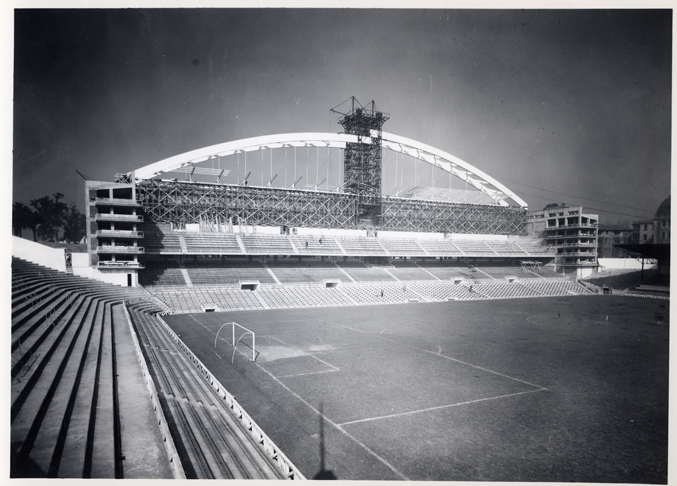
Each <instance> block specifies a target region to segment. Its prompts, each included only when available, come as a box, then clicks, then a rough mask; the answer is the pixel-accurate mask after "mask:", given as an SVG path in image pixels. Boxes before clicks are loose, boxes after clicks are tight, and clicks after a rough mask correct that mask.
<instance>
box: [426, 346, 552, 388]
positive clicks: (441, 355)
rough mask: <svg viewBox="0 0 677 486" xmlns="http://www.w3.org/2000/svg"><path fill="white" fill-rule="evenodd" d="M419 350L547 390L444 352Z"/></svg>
mask: <svg viewBox="0 0 677 486" xmlns="http://www.w3.org/2000/svg"><path fill="white" fill-rule="evenodd" d="M421 351H423V352H424V353H428V354H432V355H433V356H439V357H440V358H444V359H448V360H451V361H456V362H457V363H461V364H464V365H466V366H470V367H471V368H477V369H478V370H482V371H486V372H487V373H493V374H494V375H498V376H502V377H504V378H508V379H509V380H513V381H518V382H520V383H524V384H525V385H529V386H533V387H536V388H538V390H536V391H540V390H547V388H546V387H544V386H541V385H535V384H534V383H529V382H528V381H524V380H520V379H519V378H514V377H512V376H509V375H506V374H504V373H499V372H498V371H494V370H490V369H488V368H482V367H481V366H477V365H474V364H471V363H466V362H465V361H461V360H460V359H456V358H452V357H450V356H447V355H444V354H437V353H433V352H432V351H428V350H427V349H422V350H421Z"/></svg>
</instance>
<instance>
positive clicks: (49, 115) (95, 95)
mask: <svg viewBox="0 0 677 486" xmlns="http://www.w3.org/2000/svg"><path fill="white" fill-rule="evenodd" d="M14 35H15V45H14V139H13V143H14V147H13V150H14V160H13V169H14V173H13V181H14V184H13V198H14V201H22V202H24V203H28V202H29V201H30V200H31V199H34V198H38V197H40V196H42V195H45V194H52V193H54V192H61V193H63V194H65V196H66V197H65V200H66V201H67V202H71V201H76V202H77V203H78V206H79V207H80V208H82V207H83V202H84V195H83V194H82V179H81V178H80V176H78V175H77V173H76V172H75V171H76V170H78V171H80V172H81V173H83V174H84V175H85V176H86V177H88V178H90V179H96V180H113V175H114V174H115V173H117V172H129V171H131V170H133V169H135V168H139V167H142V166H145V165H147V164H150V163H152V162H156V161H158V160H161V159H164V158H166V157H170V156H173V155H176V154H180V153H183V152H187V151H189V150H193V149H197V148H200V147H204V146H207V145H213V144H217V143H222V142H227V141H232V140H237V139H241V138H245V137H253V136H259V135H267V134H276V133H290V132H326V131H331V132H339V131H341V127H340V126H339V125H337V124H336V120H337V119H336V117H335V116H334V117H332V116H331V114H330V112H329V109H330V108H332V107H334V106H336V105H338V104H339V103H341V102H342V101H344V100H346V99H348V98H349V97H350V96H356V97H357V99H358V100H360V101H361V102H362V103H363V104H366V103H368V102H369V101H371V100H375V102H376V104H377V107H378V108H379V109H380V110H382V111H384V112H387V113H389V114H390V120H389V121H388V122H386V124H385V125H384V127H383V129H384V131H387V132H391V133H394V134H397V135H400V136H404V137H408V138H411V139H414V140H417V141H420V142H423V143H426V144H429V145H432V146H434V147H437V148H439V149H441V150H444V151H446V152H449V153H451V154H453V155H455V156H457V157H460V158H461V159H463V160H465V161H467V162H468V163H470V164H472V165H474V166H476V167H477V168H479V169H481V170H482V171H484V172H486V173H488V174H489V175H491V176H493V177H495V178H496V179H498V180H499V181H501V182H503V183H504V184H505V185H506V186H508V187H509V188H510V189H512V190H513V191H514V192H516V193H517V194H518V195H519V196H520V197H522V198H523V199H524V200H526V201H527V203H529V208H530V209H542V208H543V206H545V205H546V204H548V203H550V202H566V203H570V204H576V205H583V206H585V207H586V208H590V209H589V212H591V213H595V212H597V213H599V214H600V215H601V217H602V218H601V219H602V222H607V221H609V220H612V221H620V220H630V221H632V220H639V219H645V218H649V219H650V218H651V217H652V216H653V214H654V212H655V210H656V209H657V207H658V205H659V204H660V203H661V201H663V199H665V198H666V197H667V196H668V195H669V194H670V151H671V118H670V109H671V60H672V53H671V44H672V14H671V12H670V11H666V10H626V11H619V10H615V11H605V10H526V11H523V10H373V9H366V10H364V9H363V10H349V9H342V10H335V9H318V10H315V9H310V10H308V9H298V10H297V9H284V10H281V9H244V10H233V9H187V10H169V9H164V10H135V9H124V10H122V9H118V10H16V11H15V34H14ZM284 155H285V156H287V157H290V154H284ZM320 156H321V157H322V161H321V163H322V164H324V163H326V162H327V159H326V157H327V156H325V154H324V153H322V154H321V155H317V159H319V158H320ZM265 157H266V159H265V160H266V161H269V159H268V156H265ZM281 157H282V155H280V154H278V155H276V156H275V164H276V167H275V168H274V169H273V170H274V172H275V173H280V172H283V171H284V168H283V165H284V159H283V158H281ZM309 157H312V154H310V155H309ZM332 157H334V158H333V159H330V162H331V164H332V165H331V166H328V168H329V167H331V171H332V172H331V173H330V184H332V185H337V177H338V172H336V173H335V175H334V172H333V171H334V170H337V167H338V165H337V164H338V158H337V155H333V156H332ZM259 163H260V167H261V169H260V170H263V169H265V170H264V173H263V174H260V170H259V173H257V174H260V175H257V174H254V175H253V178H254V182H255V183H257V184H258V183H259V182H260V181H259V178H260V179H261V180H264V178H265V177H264V176H265V174H268V171H270V167H268V168H267V169H266V168H265V167H264V165H263V161H261V160H260V159H259ZM268 163H269V162H268ZM249 164H250V165H249V167H250V168H251V169H252V170H256V168H255V167H256V164H255V163H254V161H252V160H250V161H249ZM289 164H290V162H289V158H287V167H288V169H289V170H290V171H291V166H290V165H289ZM394 164H395V157H394V155H392V154H390V155H388V156H386V157H385V160H384V179H383V181H384V192H386V193H392V192H394V191H395V188H396V187H399V188H401V187H403V186H413V185H414V163H413V161H412V160H411V159H409V160H408V161H407V160H405V158H402V157H401V156H400V158H399V160H398V173H399V174H400V175H399V176H398V177H399V179H397V180H396V178H395V171H394V167H395V165H394ZM310 167H311V168H310V169H309V170H310V171H311V172H312V166H310ZM323 167H324V165H323ZM233 170H234V172H233V173H232V177H234V178H237V177H236V176H237V174H238V173H240V174H241V173H243V170H242V169H240V171H242V172H240V171H236V170H235V168H234V169H233ZM303 170H304V169H302V168H299V171H300V173H301V174H303V175H304V177H305V173H304V172H303ZM427 170H429V169H426V168H424V167H423V165H422V164H419V165H418V168H417V174H418V175H419V176H420V177H421V179H420V180H419V181H418V182H419V185H428V186H429V185H432V184H435V185H439V186H440V187H442V186H443V185H444V184H446V185H447V186H448V178H447V179H445V178H444V177H441V176H440V175H439V174H431V173H430V172H426V171H427ZM426 174H428V175H427V176H426ZM288 177H289V179H291V174H289V176H288ZM317 178H319V179H322V176H319V177H317V176H312V175H311V176H309V177H308V179H309V180H308V181H307V182H311V183H312V182H314V181H315V180H316V179H317ZM332 178H333V180H332ZM265 179H267V178H265ZM282 179H283V177H282V176H280V177H279V179H278V181H277V182H276V183H275V185H282V182H283V180H282ZM234 180H235V179H233V181H234ZM431 181H432V184H431ZM445 181H447V182H445ZM264 182H266V180H264ZM290 183H291V180H289V182H288V184H290ZM453 187H455V188H462V186H460V185H458V184H456V185H454V186H453Z"/></svg>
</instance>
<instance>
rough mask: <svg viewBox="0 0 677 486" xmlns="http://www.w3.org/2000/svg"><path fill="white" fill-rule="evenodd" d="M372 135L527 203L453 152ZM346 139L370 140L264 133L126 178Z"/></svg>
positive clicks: (352, 139)
mask: <svg viewBox="0 0 677 486" xmlns="http://www.w3.org/2000/svg"><path fill="white" fill-rule="evenodd" d="M376 135H380V136H381V141H382V146H383V148H385V149H388V150H391V151H394V152H399V153H402V154H406V155H409V156H411V157H413V158H416V159H418V160H421V161H424V162H427V163H429V164H431V165H433V166H435V167H439V168H440V169H442V170H444V171H446V172H449V173H450V174H452V175H453V176H455V177H457V178H458V179H460V180H462V181H464V182H466V183H467V184H469V185H470V186H472V187H474V188H475V189H477V190H478V191H481V192H482V193H484V194H485V195H487V196H489V198H491V200H492V201H493V203H494V204H498V205H501V206H509V205H510V204H509V203H508V202H507V201H506V200H508V199H511V200H512V201H514V203H516V204H517V205H518V206H520V207H522V208H526V207H527V203H526V202H525V201H524V200H522V199H521V198H520V197H519V196H518V195H517V194H515V193H514V192H512V191H511V190H510V189H508V188H507V187H506V186H505V185H503V184H502V183H500V182H499V181H497V180H496V179H494V178H493V177H491V176H490V175H488V174H486V173H485V172H483V171H482V170H480V169H478V168H477V167H474V166H473V165H471V164H469V163H468V162H466V161H464V160H461V159H459V158H458V157H456V156H454V155H451V154H449V153H447V152H444V151H442V150H439V149H437V148H435V147H432V146H430V145H426V144H423V143H420V142H417V141H415V140H411V139H408V138H405V137H401V136H398V135H394V134H391V133H386V132H379V133H378V134H376V133H372V136H376ZM346 143H363V144H370V143H372V142H371V138H369V137H363V136H358V135H350V134H342V133H341V134H337V133H287V134H277V135H265V136H261V137H253V138H246V139H242V140H235V141H232V142H226V143H222V144H218V145H212V146H209V147H204V148H201V149H197V150H193V151H190V152H186V153H183V154H179V155H175V156H173V157H169V158H167V159H164V160H161V161H158V162H155V163H153V164H150V165H146V166H144V167H141V168H139V169H136V170H135V171H133V172H132V173H130V174H128V175H129V177H130V178H131V177H134V178H135V179H137V180H147V179H152V178H155V177H158V176H161V175H162V174H164V173H167V172H177V171H181V172H185V171H186V168H187V167H189V166H194V165H195V164H198V163H200V162H205V161H208V160H211V159H214V158H217V157H226V156H228V155H234V154H238V153H244V152H253V151H259V150H266V149H274V148H284V147H328V148H342V149H345V148H346Z"/></svg>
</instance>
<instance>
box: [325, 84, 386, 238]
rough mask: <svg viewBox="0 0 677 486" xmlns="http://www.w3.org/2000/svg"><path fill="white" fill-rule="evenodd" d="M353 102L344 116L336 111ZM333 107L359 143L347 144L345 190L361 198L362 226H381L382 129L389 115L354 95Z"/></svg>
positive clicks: (360, 217)
mask: <svg viewBox="0 0 677 486" xmlns="http://www.w3.org/2000/svg"><path fill="white" fill-rule="evenodd" d="M348 101H349V102H350V105H349V106H350V109H349V110H348V111H347V112H346V113H342V112H341V111H339V110H337V109H336V108H338V107H340V106H342V105H344V104H345V103H346V102H348ZM346 102H344V103H341V104H340V105H338V106H337V107H335V108H332V109H331V111H332V112H333V113H337V114H339V115H341V119H340V120H339V123H340V124H341V125H342V126H343V130H344V132H345V133H347V134H351V135H357V137H358V142H357V143H347V144H346V148H345V151H344V158H343V182H344V188H345V189H344V190H345V192H348V193H350V194H355V195H356V196H357V217H358V223H360V224H365V225H369V226H378V225H379V222H380V217H381V162H382V147H381V129H382V127H383V124H384V123H385V122H386V121H387V120H388V118H390V117H389V115H388V114H387V113H382V112H380V111H378V110H377V109H376V103H374V101H373V100H372V101H371V102H370V103H368V104H367V106H362V105H361V104H360V103H359V101H357V99H356V98H355V97H354V96H353V97H351V98H350V99H349V100H346Z"/></svg>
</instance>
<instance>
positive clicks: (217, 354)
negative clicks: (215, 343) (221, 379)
mask: <svg viewBox="0 0 677 486" xmlns="http://www.w3.org/2000/svg"><path fill="white" fill-rule="evenodd" d="M214 354H215V355H216V356H219V353H217V352H216V351H214ZM219 359H222V358H221V356H219Z"/></svg>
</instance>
